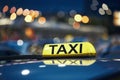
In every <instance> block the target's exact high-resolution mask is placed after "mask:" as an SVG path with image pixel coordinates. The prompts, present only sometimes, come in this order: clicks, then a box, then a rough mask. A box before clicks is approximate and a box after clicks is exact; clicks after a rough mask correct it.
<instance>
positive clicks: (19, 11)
mask: <svg viewBox="0 0 120 80" xmlns="http://www.w3.org/2000/svg"><path fill="white" fill-rule="evenodd" d="M16 14H17V15H19V16H20V15H22V14H23V9H22V8H19V9H18V10H17V12H16Z"/></svg>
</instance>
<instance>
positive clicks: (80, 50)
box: [80, 44, 82, 53]
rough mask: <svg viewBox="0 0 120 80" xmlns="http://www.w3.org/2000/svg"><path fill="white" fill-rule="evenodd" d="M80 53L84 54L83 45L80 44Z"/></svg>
mask: <svg viewBox="0 0 120 80" xmlns="http://www.w3.org/2000/svg"><path fill="white" fill-rule="evenodd" d="M80 53H82V44H80Z"/></svg>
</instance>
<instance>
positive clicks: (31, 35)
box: [25, 28, 34, 38]
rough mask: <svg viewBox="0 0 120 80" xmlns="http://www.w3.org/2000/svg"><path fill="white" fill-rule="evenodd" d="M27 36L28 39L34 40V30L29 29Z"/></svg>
mask: <svg viewBox="0 0 120 80" xmlns="http://www.w3.org/2000/svg"><path fill="white" fill-rule="evenodd" d="M25 35H26V36H27V37H29V38H33V37H34V31H33V29H32V28H27V29H26V30H25Z"/></svg>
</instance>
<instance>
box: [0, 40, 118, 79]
mask: <svg viewBox="0 0 120 80" xmlns="http://www.w3.org/2000/svg"><path fill="white" fill-rule="evenodd" d="M96 55H97V54H96V50H95V48H94V46H93V45H92V44H91V43H89V42H75V43H59V44H46V45H45V46H44V49H43V52H42V55H19V56H7V57H0V80H119V79H120V76H119V75H120V68H119V67H120V65H119V63H120V62H119V59H105V58H101V59H99V58H97V57H96Z"/></svg>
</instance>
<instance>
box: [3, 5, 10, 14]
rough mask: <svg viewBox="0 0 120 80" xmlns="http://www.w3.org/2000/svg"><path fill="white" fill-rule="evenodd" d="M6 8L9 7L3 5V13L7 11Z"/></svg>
mask: <svg viewBox="0 0 120 80" xmlns="http://www.w3.org/2000/svg"><path fill="white" fill-rule="evenodd" d="M8 9H9V7H8V5H5V6H4V7H3V13H5V12H7V11H8Z"/></svg>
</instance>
